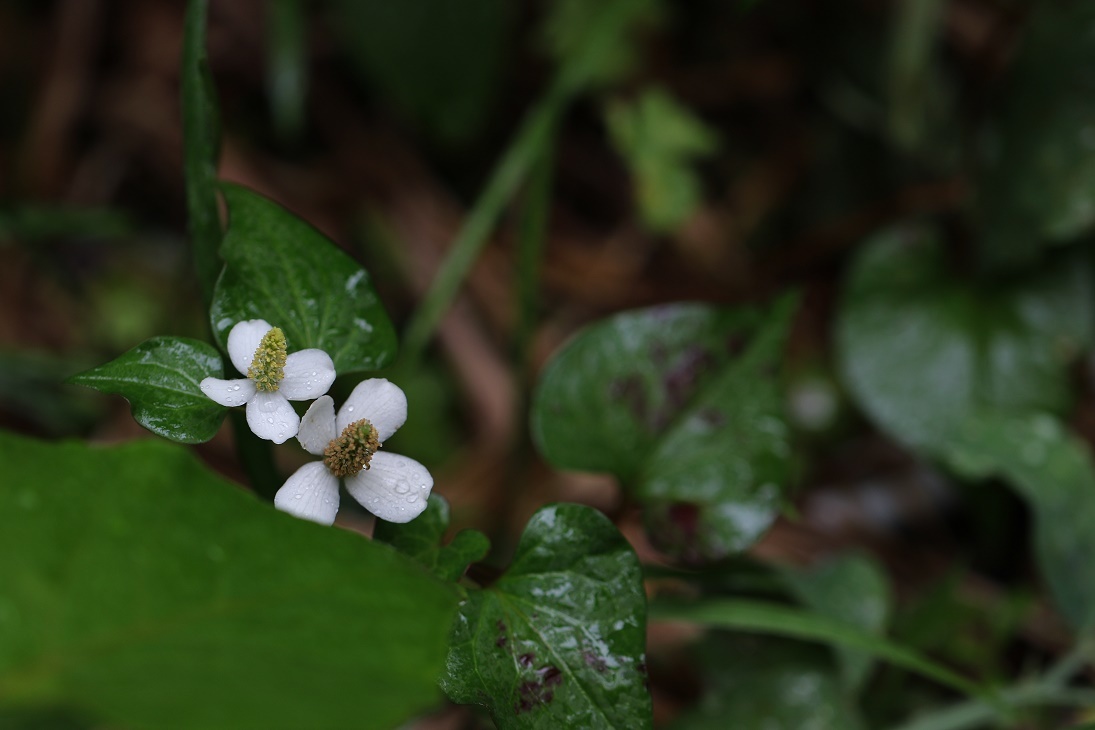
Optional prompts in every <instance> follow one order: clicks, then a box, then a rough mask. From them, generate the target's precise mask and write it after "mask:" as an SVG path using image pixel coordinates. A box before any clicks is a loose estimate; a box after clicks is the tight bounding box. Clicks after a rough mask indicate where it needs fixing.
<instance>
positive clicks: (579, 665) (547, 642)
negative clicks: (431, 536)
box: [441, 504, 651, 730]
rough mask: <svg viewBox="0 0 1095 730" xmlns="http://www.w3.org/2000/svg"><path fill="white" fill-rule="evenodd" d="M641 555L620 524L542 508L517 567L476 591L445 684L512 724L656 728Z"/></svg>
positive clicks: (462, 618)
mask: <svg viewBox="0 0 1095 730" xmlns="http://www.w3.org/2000/svg"><path fill="white" fill-rule="evenodd" d="M645 640H646V596H645V594H644V593H643V584H642V573H641V570H640V567H639V561H638V558H637V557H636V556H635V552H634V551H633V550H632V549H631V546H630V545H629V544H628V543H627V541H626V540H624V538H623V536H622V535H620V533H619V531H618V530H616V528H615V526H613V524H612V523H611V522H609V521H608V519H606V518H605V517H604V515H602V514H600V513H599V512H597V511H596V510H593V509H590V508H588V507H583V506H580V505H574V504H560V505H552V506H548V507H545V508H543V509H541V510H540V511H539V512H537V513H536V514H535V515H533V517H532V519H531V520H530V521H529V524H528V526H527V527H526V528H525V532H524V534H523V535H522V536H521V541H520V543H519V544H518V546H517V553H516V555H515V556H514V559H513V564H512V565H511V566H510V568H509V570H508V571H507V572H506V574H505V575H504V576H503V577H502V578H501V579H500V580H499V581H498V582H497V583H495V584H494V585H493V586H491V587H489V588H487V589H484V590H473V591H470V592H469V595H468V599H467V601H466V602H465V603H464V604H463V605H462V606H461V607H460V613H459V615H458V617H457V620H456V624H455V626H454V628H453V633H452V637H451V649H450V651H449V658H448V666H447V669H446V672H445V674H444V676H443V677H442V680H441V684H442V687H443V688H444V690H445V692H446V693H447V694H448V695H449V697H450V698H452V700H453V701H454V702H460V703H463V704H479V705H484V706H486V707H487V708H488V709H489V710H490V713H491V716H492V717H493V718H494V721H495V723H496V724H497V725H498V727H499V728H501V729H502V730H508V729H509V728H549V727H550V728H555V727H558V728H564V727H567V728H569V727H574V728H578V727H580V728H614V727H626V728H644V727H650V725H651V707H650V696H649V694H648V692H647V690H646V687H645V683H646V666H645V664H644V653H643V647H644V646H645Z"/></svg>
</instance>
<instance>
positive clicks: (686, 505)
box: [532, 299, 794, 559]
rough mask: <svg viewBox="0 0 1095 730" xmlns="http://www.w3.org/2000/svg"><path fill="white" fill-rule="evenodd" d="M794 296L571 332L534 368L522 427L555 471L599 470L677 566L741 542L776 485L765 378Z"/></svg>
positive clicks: (769, 388)
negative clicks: (535, 382)
mask: <svg viewBox="0 0 1095 730" xmlns="http://www.w3.org/2000/svg"><path fill="white" fill-rule="evenodd" d="M793 307H794V302H793V301H792V300H790V299H786V300H783V301H782V302H781V303H780V304H779V305H778V306H777V307H776V308H775V309H774V310H773V313H772V314H771V315H770V317H769V319H768V321H767V322H764V320H763V318H762V315H761V314H760V313H759V312H758V311H755V310H751V309H720V308H715V307H708V306H704V305H699V304H676V305H667V306H660V307H654V308H651V309H645V310H638V311H634V312H625V313H623V314H619V315H617V316H615V317H612V318H610V319H608V320H605V321H603V322H600V323H598V324H595V325H593V326H591V327H589V328H587V329H586V330H585V331H583V332H582V333H580V334H579V335H578V336H577V337H576V338H575V339H574V340H573V341H572V342H571V343H570V344H569V345H568V346H567V347H566V348H565V349H564V350H563V351H562V352H560V353H559V354H558V355H557V356H556V357H555V359H554V360H553V361H552V362H551V363H550V364H549V366H548V367H547V368H546V369H545V371H544V375H543V378H542V380H541V382H540V385H539V387H538V389H537V392H536V394H535V396H534V403H533V412H532V432H533V436H534V438H535V440H536V442H537V444H538V445H539V447H540V450H541V452H542V453H543V454H544V456H545V457H546V458H547V459H548V460H549V461H550V462H551V463H553V464H554V465H555V466H557V467H560V468H563V469H581V470H585V471H600V472H610V473H612V474H615V475H616V476H618V477H620V479H621V480H623V482H624V484H625V487H627V488H629V489H630V490H632V491H633V492H634V494H635V495H636V496H637V497H638V498H639V499H640V500H642V502H643V503H644V504H645V506H646V507H647V522H648V525H649V527H650V530H651V534H652V535H653V536H654V537H655V538H656V539H658V540H660V541H661V542H662V543H663V545H664V547H665V548H666V549H667V550H669V551H671V552H675V553H677V554H680V555H682V556H683V557H686V558H691V559H697V558H699V559H702V558H717V557H722V556H724V555H726V554H728V553H732V552H736V551H740V550H743V549H745V548H747V547H748V546H749V545H751V544H752V543H753V542H754V541H755V540H756V539H757V538H758V537H759V536H760V535H761V534H762V533H763V532H764V531H765V530H766V529H767V528H768V526H769V525H770V524H771V522H772V520H773V519H775V516H776V513H777V511H778V506H779V501H780V497H781V489H782V488H783V487H784V486H785V485H786V483H787V481H788V479H789V472H790V465H789V458H788V456H789V445H788V429H787V426H786V423H785V421H784V417H783V412H782V408H783V403H782V397H781V395H780V393H779V389H778V387H777V383H776V379H775V377H774V375H773V372H772V371H773V370H774V368H775V365H776V364H777V363H778V360H779V356H780V352H781V348H782V342H783V336H784V332H785V330H786V327H787V324H788V321H789V319H790V314H791V312H792V310H793Z"/></svg>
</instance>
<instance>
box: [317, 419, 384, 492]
mask: <svg viewBox="0 0 1095 730" xmlns="http://www.w3.org/2000/svg"><path fill="white" fill-rule="evenodd" d="M379 448H380V439H379V438H378V437H377V433H376V428H375V427H374V426H373V424H371V423H370V422H369V421H368V419H364V418H363V419H361V420H360V421H354V422H353V423H351V424H350V425H349V426H347V427H346V428H344V429H342V434H341V435H340V436H339V437H338V438H336V439H334V440H333V441H331V442H330V443H329V444H327V448H325V449H324V450H323V463H324V464H326V465H327V468H328V469H329V470H330V471H331V473H332V474H334V475H335V476H336V477H339V478H342V477H348V476H353V475H355V474H358V473H359V472H361V471H362V470H363V469H368V468H369V462H370V461H371V460H372V458H373V454H375V453H376V450H377V449H379Z"/></svg>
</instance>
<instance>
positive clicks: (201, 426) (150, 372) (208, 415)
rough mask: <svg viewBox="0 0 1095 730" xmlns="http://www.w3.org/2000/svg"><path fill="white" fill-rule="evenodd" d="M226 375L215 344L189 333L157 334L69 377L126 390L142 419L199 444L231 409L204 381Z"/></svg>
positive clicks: (158, 429)
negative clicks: (203, 386)
mask: <svg viewBox="0 0 1095 730" xmlns="http://www.w3.org/2000/svg"><path fill="white" fill-rule="evenodd" d="M223 376H224V367H223V365H222V363H221V358H220V355H219V354H217V351H216V350H215V349H214V348H213V347H212V346H210V345H207V344H206V343H204V342H199V341H198V340H191V339H187V338H185V337H153V338H152V339H151V340H148V341H147V342H143V343H141V344H140V345H137V346H136V347H134V348H133V349H132V350H130V351H129V352H127V353H125V354H123V355H121V356H120V357H118V358H117V359H116V360H112V361H111V362H108V363H106V364H105V365H100V366H99V367H97V368H92V369H91V370H87V371H85V372H82V373H80V374H78V375H74V376H72V377H71V378H70V379H69V382H70V383H75V384H76V385H86V386H87V387H89V388H95V389H96V390H101V391H102V392H104V393H117V394H118V395H121V396H124V397H125V399H126V400H128V401H129V405H130V407H131V409H132V410H133V418H134V419H136V421H137V423H139V424H141V425H142V426H144V427H145V428H147V429H148V430H149V431H151V432H152V433H155V434H159V435H160V436H163V437H164V438H169V439H171V440H172V441H179V442H182V443H186V444H194V443H201V442H203V441H208V440H209V439H211V438H213V436H214V435H216V433H217V429H218V428H220V425H221V421H223V420H224V414H225V412H226V409H225V408H224V407H223V406H221V405H219V404H217V403H214V402H213V401H211V400H209V398H208V397H206V395H205V394H204V393H202V392H201V388H200V387H199V384H200V383H201V381H202V379H203V378H220V377H223Z"/></svg>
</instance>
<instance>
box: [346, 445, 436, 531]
mask: <svg viewBox="0 0 1095 730" xmlns="http://www.w3.org/2000/svg"><path fill="white" fill-rule="evenodd" d="M432 489H433V477H432V476H430V473H429V471H427V470H426V467H424V466H422V465H421V464H419V463H418V462H417V461H415V460H414V459H411V458H409V457H406V456H400V455H399V454H392V453H389V452H387V451H381V452H379V453H376V454H373V459H372V462H370V464H369V468H368V469H366V470H364V471H362V472H359V473H358V474H355V475H354V476H352V477H346V491H348V492H349V493H350V496H351V497H353V498H354V499H356V500H357V501H358V502H361V506H362V507H364V508H365V509H367V510H369V511H370V512H372V513H373V514H374V515H376V516H377V517H379V518H380V519H382V520H387V521H388V522H410V521H411V520H413V519H414V518H415V517H418V515H420V514H422V511H423V510H424V509H426V501H427V500H428V499H429V497H430V490H432Z"/></svg>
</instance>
